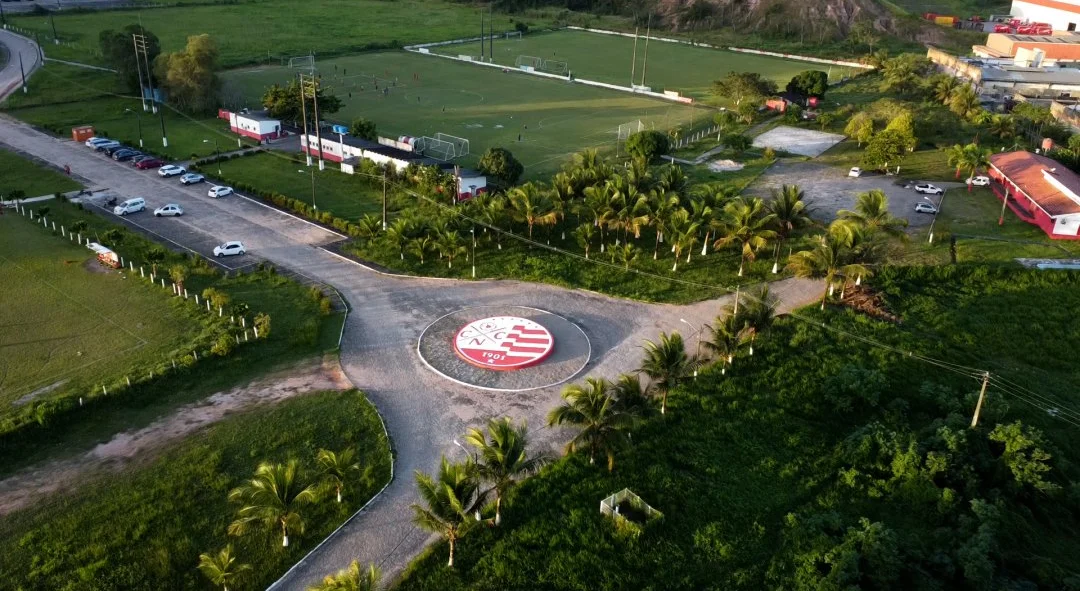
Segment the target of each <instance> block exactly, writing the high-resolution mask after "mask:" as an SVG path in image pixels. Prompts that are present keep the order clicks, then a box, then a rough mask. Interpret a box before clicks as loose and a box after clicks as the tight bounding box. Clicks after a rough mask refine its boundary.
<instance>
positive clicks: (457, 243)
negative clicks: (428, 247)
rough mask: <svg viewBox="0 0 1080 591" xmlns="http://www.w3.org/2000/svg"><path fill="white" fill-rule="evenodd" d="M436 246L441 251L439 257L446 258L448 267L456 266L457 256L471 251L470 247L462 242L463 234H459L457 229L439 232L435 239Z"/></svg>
mask: <svg viewBox="0 0 1080 591" xmlns="http://www.w3.org/2000/svg"><path fill="white" fill-rule="evenodd" d="M435 248H436V250H438V251H439V257H445V258H446V265H447V268H448V269H453V268H454V259H455V258H457V257H458V256H459V255H463V254H465V253H467V252H469V249H468V248H467V247H466V246H465V245H464V244H462V243H461V234H458V232H457V230H451V231H449V232H443V233H441V234H439V236H438V237H437V238H436V239H435Z"/></svg>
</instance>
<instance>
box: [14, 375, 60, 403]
mask: <svg viewBox="0 0 1080 591" xmlns="http://www.w3.org/2000/svg"><path fill="white" fill-rule="evenodd" d="M67 382H68V381H67V380H60V381H59V382H55V383H52V384H49V385H48V386H42V387H40V388H38V389H37V390H34V391H33V392H31V393H29V394H27V395H26V396H23V397H22V398H20V399H18V400H16V401H15V402H12V403H11V404H12V405H13V406H22V405H24V404H26V403H27V402H30V401H31V400H33V399H35V398H37V397H38V396H41V395H43V394H48V393H49V392H52V391H53V390H55V389H57V388H59V387H60V386H63V385H64V384H66V383H67Z"/></svg>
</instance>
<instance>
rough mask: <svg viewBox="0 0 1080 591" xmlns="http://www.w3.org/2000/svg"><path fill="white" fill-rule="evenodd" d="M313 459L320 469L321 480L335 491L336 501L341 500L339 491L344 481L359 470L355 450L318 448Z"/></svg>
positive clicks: (342, 489)
mask: <svg viewBox="0 0 1080 591" xmlns="http://www.w3.org/2000/svg"><path fill="white" fill-rule="evenodd" d="M315 461H316V462H317V463H318V464H319V469H320V470H321V471H322V477H323V480H324V481H325V483H326V486H327V487H328V488H332V489H334V492H335V493H337V502H339V503H340V502H341V493H342V491H344V490H345V481H346V480H347V479H349V477H350V476H352V475H353V474H356V473H358V472H360V464H359V463H357V462H356V450H354V449H352V448H346V449H343V450H341V451H339V452H332V451H330V450H327V449H320V450H319V453H318V454H316V455H315Z"/></svg>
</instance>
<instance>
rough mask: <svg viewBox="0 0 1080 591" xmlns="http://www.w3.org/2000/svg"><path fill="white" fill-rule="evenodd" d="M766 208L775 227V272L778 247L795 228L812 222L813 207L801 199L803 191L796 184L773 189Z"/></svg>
mask: <svg viewBox="0 0 1080 591" xmlns="http://www.w3.org/2000/svg"><path fill="white" fill-rule="evenodd" d="M768 209H769V213H771V214H772V215H773V225H774V227H775V228H776V256H775V257H774V259H773V268H772V272H773V273H776V272H777V271H778V270H779V266H780V249H781V247H782V246H783V245H784V241H785V240H787V239H788V238H789V237H791V234H792V233H793V232H795V230H798V229H799V228H805V227H807V226H812V225H813V224H814V220H813V218H811V217H810V212H811V211H813V208H811V207H810V206H809V205H808V204H807V203H806V201H805V200H804V199H803V191H802V189H800V188H799V186H798V185H782V186H781V187H780V189H779V190H776V189H773V192H772V201H770V202H769V204H768Z"/></svg>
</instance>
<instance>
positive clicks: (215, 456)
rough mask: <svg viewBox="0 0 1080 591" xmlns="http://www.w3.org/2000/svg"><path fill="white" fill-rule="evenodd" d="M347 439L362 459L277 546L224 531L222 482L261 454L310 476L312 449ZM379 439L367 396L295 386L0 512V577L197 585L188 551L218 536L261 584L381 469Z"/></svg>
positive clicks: (372, 483) (74, 584)
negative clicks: (118, 467)
mask: <svg viewBox="0 0 1080 591" xmlns="http://www.w3.org/2000/svg"><path fill="white" fill-rule="evenodd" d="M348 448H351V449H354V450H355V451H356V452H357V455H356V458H357V460H358V462H359V463H360V465H361V467H362V468H364V469H370V472H369V478H368V479H367V480H366V481H363V480H362V479H361V478H360V477H359V476H358V475H356V476H353V477H350V478H349V479H348V480H347V483H346V488H345V495H344V501H343V502H342V503H341V504H340V505H339V504H337V503H335V502H334V498H333V496H332V494H327V495H323V496H322V498H321V500H320V501H319V502H318V503H316V504H315V505H311V506H308V507H306V508H304V509H302V513H301V515H302V517H303V519H304V521H305V522H306V530H305V532H304V534H303V535H302V536H291V539H290V542H291V543H290V545H289V547H288V548H287V549H282V547H281V537H280V534H279V531H278V530H276V529H272V530H270V531H269V532H264V531H262V530H255V531H253V532H252V533H250V534H248V535H246V536H243V537H233V536H229V535H227V534H226V531H225V530H226V527H227V526H228V524H229V523H230V522H231V521H232V520H233V519H234V517H235V514H236V509H237V506H236V505H234V504H232V503H229V502H228V501H227V500H226V495H227V494H228V492H229V490H230V489H231V488H233V487H235V486H237V485H239V484H240V483H241V482H242V481H243V480H245V479H248V478H250V477H251V475H252V474H253V472H254V471H255V468H256V466H257V465H258V464H259V462H262V461H271V462H284V461H287V460H289V459H297V460H299V461H300V462H301V465H302V467H303V478H305V479H308V480H309V481H310V479H313V478H315V477H316V476H317V475H318V473H317V470H316V466H315V460H314V457H315V454H316V453H317V451H318V450H319V449H330V450H333V451H340V450H343V449H348ZM390 462H391V459H390V448H389V442H388V441H387V439H386V437H385V436H384V433H383V428H382V425H381V422H380V419H379V416H378V413H377V412H376V410H375V408H374V406H372V405H371V403H370V402H368V401H367V399H366V398H365V397H364V396H363V395H362V394H361V393H359V392H357V391H355V390H354V391H349V392H325V393H313V394H305V395H302V396H298V397H296V398H293V399H291V400H287V401H285V402H282V403H280V404H278V405H276V406H273V407H269V408H266V407H263V408H257V409H255V410H251V411H248V412H245V413H241V414H237V415H234V416H231V417H229V418H226V419H224V420H222V421H221V422H219V423H216V424H214V425H213V426H211V427H209V428H207V429H205V430H204V431H201V432H200V433H199V434H198V435H197V436H193V437H190V438H188V439H187V440H185V441H183V442H181V443H178V444H175V445H173V446H171V447H169V448H167V449H166V450H165V451H163V452H162V453H161V454H160V455H158V456H157V457H153V458H142V459H141V460H140V464H139V465H136V466H135V467H133V468H132V469H129V470H126V471H124V472H123V473H119V474H110V475H108V476H107V477H101V478H95V479H94V480H92V481H91V482H88V483H85V485H84V486H82V487H80V489H79V491H77V492H74V493H72V494H69V495H58V496H54V497H52V498H49V499H47V500H44V501H43V502H42V503H41V504H39V505H37V506H35V507H33V508H31V509H27V510H24V511H22V512H18V513H15V514H13V515H9V516H6V517H5V518H4V520H3V521H2V522H0V553H2V555H3V556H4V560H3V561H0V576H3V580H4V586H5V588H9V587H10V588H25V589H31V588H33V589H55V590H58V591H59V590H75V589H88V588H94V589H131V590H135V589H146V590H157V589H209V588H210V583H209V582H208V581H207V580H206V579H205V578H203V576H202V575H201V574H200V573H199V572H198V571H197V570H196V568H195V567H196V565H197V564H198V562H199V554H200V553H203V552H210V553H216V551H217V550H218V549H220V548H223V547H224V546H225V545H226V544H227V543H231V544H233V547H234V549H235V551H236V553H237V555H238V556H239V562H241V563H245V564H250V565H251V566H252V567H253V569H252V571H251V572H250V573H248V578H247V579H246V580H244V581H242V583H243V584H242V586H239V587H237V588H238V589H239V588H243V589H255V588H265V587H266V586H267V585H269V584H270V583H272V582H273V581H274V580H275V579H276V578H277V577H278V576H280V575H281V574H282V573H283V572H284V571H285V570H286V569H287V568H288V567H289V566H291V565H292V564H293V563H294V562H296V561H297V560H298V559H299V558H300V557H301V556H303V555H304V554H305V553H306V552H308V551H309V550H311V548H312V547H314V545H315V544H317V543H318V542H319V541H320V540H322V539H323V538H324V537H325V536H326V535H328V534H329V533H330V532H331V531H332V530H333V529H334V528H335V527H337V525H338V524H340V523H341V522H342V521H343V520H344V519H345V518H347V517H348V516H349V515H351V514H352V513H353V512H354V511H356V510H357V509H358V508H359V507H360V506H362V505H363V504H364V502H366V501H367V500H368V499H369V498H370V497H371V496H372V495H373V494H374V493H375V492H376V491H378V490H379V489H380V488H382V486H383V485H384V484H385V483H386V481H387V480H388V479H389V477H390Z"/></svg>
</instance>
